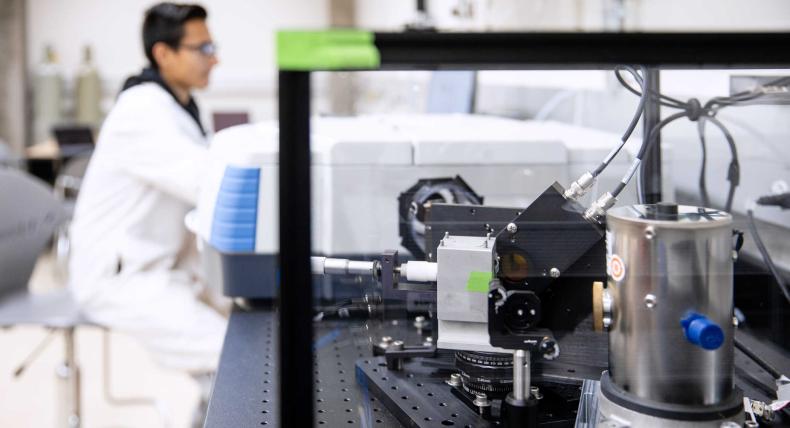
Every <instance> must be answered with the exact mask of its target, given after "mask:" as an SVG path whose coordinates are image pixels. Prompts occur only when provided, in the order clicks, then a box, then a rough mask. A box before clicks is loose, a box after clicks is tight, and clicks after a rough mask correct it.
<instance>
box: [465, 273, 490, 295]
mask: <svg viewBox="0 0 790 428" xmlns="http://www.w3.org/2000/svg"><path fill="white" fill-rule="evenodd" d="M489 282H491V272H470V273H469V279H468V280H466V291H468V292H470V293H488V283H489Z"/></svg>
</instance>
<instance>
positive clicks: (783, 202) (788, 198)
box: [757, 192, 790, 210]
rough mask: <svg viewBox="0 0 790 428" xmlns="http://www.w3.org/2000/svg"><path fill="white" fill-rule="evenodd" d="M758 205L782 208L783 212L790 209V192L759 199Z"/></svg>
mask: <svg viewBox="0 0 790 428" xmlns="http://www.w3.org/2000/svg"><path fill="white" fill-rule="evenodd" d="M757 204H758V205H771V206H775V207H780V208H782V209H783V210H786V209H790V192H785V193H780V194H778V195H770V196H760V197H759V198H757Z"/></svg>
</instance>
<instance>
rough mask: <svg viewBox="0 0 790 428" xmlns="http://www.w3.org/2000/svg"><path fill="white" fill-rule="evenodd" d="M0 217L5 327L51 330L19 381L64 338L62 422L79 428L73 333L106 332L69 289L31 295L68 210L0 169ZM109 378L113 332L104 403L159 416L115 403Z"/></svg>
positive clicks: (27, 180) (38, 184)
mask: <svg viewBox="0 0 790 428" xmlns="http://www.w3.org/2000/svg"><path fill="white" fill-rule="evenodd" d="M0 211H2V214H0V327H3V328H8V327H12V326H15V325H34V326H41V327H44V328H46V329H47V330H49V334H48V335H47V336H46V338H45V339H44V340H43V341H42V342H41V343H40V344H39V345H38V346H37V347H36V348H35V349H34V350H33V351H32V352H31V354H30V355H29V356H28V357H27V358H26V359H25V361H24V362H23V363H22V364H21V365H20V366H19V368H18V369H17V370H16V371H15V373H14V374H15V376H20V375H21V374H22V373H23V372H24V370H25V368H26V367H27V365H28V364H29V363H30V362H31V361H32V360H33V359H34V358H35V357H36V356H37V355H38V354H39V353H40V352H41V351H42V350H43V349H44V348H45V347H46V345H47V344H48V343H49V342H50V341H51V340H52V338H53V337H54V335H56V334H58V333H62V334H63V336H64V340H65V344H66V346H65V355H64V360H63V363H62V364H61V365H60V366H59V367H58V370H57V371H56V372H57V374H58V377H59V378H60V379H61V380H62V382H63V383H64V385H65V386H66V387H65V388H64V389H65V391H66V396H65V397H64V399H63V402H64V406H63V408H64V411H65V413H66V414H64V415H62V417H63V420H64V422H65V425H66V426H69V427H79V426H80V417H81V405H80V404H81V403H80V396H81V388H80V372H79V368H78V366H77V360H76V348H75V345H76V343H75V340H74V333H75V330H76V328H77V327H78V326H85V325H90V326H95V327H102V326H100V325H96V324H95V323H91V322H90V321H89V320H88V319H87V318H86V317H85V316H83V314H82V313H81V311H80V309H79V306H78V304H77V303H76V302H75V301H74V299H73V298H72V296H71V294H70V293H69V291H68V290H67V289H58V290H55V291H50V292H46V293H31V292H29V290H28V282H29V280H30V276H31V274H32V273H33V268H34V267H35V264H36V261H37V260H38V257H39V255H40V254H41V253H42V251H44V250H45V249H46V247H47V245H48V243H49V242H50V240H51V239H52V238H53V234H54V232H55V231H56V230H58V229H59V227H60V226H61V225H62V223H63V222H64V221H65V220H66V219H67V218H68V213H67V210H66V209H64V206H63V204H62V202H61V201H60V200H59V199H58V198H56V197H55V195H54V194H53V192H52V190H51V189H50V188H49V187H48V186H47V185H46V184H45V183H44V182H42V181H40V180H38V179H36V178H34V177H32V176H30V175H28V174H26V173H24V172H22V171H18V170H13V169H8V168H2V167H0ZM109 373H110V370H109V330H107V329H105V331H104V376H105V379H104V383H103V390H104V396H105V399H106V400H107V401H108V402H110V403H112V404H114V405H153V406H155V407H157V410H159V409H158V406H156V404H157V403H156V402H155V401H154V400H151V399H146V398H126V399H119V398H115V397H113V395H112V394H111V393H110V379H109Z"/></svg>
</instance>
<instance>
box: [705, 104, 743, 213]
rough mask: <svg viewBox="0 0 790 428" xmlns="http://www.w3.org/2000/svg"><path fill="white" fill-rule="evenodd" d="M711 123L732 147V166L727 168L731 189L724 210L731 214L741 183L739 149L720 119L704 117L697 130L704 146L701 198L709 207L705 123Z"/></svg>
mask: <svg viewBox="0 0 790 428" xmlns="http://www.w3.org/2000/svg"><path fill="white" fill-rule="evenodd" d="M706 121H710V122H711V123H713V124H714V125H716V127H717V128H719V130H720V131H721V133H722V134H724V138H725V139H726V140H727V144H728V145H729V147H730V154H731V158H730V165H729V167H728V168H727V181H729V182H730V189H729V191H728V192H727V202H726V203H725V205H724V210H725V211H727V212H729V211H732V202H733V199H734V198H735V189H736V188H737V187H738V185H739V184H740V181H741V166H740V163H739V161H738V148H737V147H736V145H735V139H734V138H733V137H732V134H730V131H729V130H728V129H727V127H725V126H724V124H723V123H721V122H720V121H719V120H718V119H716V118H715V117H713V116H704V117H700V119H699V122H698V125H697V130H698V132H699V138H700V143H701V145H702V167H701V168H700V178H699V186H700V196H701V198H702V203H703V205H705V206H707V205H708V204H709V199H708V191H707V188H706V183H705V172H706V163H707V149H706V142H705V122H706Z"/></svg>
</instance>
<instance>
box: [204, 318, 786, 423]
mask: <svg viewBox="0 0 790 428" xmlns="http://www.w3.org/2000/svg"><path fill="white" fill-rule="evenodd" d="M276 318H277V314H276V312H274V311H272V310H271V309H255V310H245V309H241V308H239V307H236V308H234V310H233V312H232V314H231V316H230V320H229V323H228V330H227V332H226V335H225V342H224V345H223V349H222V355H221V358H220V363H219V368H218V371H217V376H216V379H215V381H214V387H213V390H212V395H211V399H210V402H209V407H208V414H207V418H206V424H205V426H206V427H209V428H215V427H253V426H257V427H260V426H279V424H278V422H277V419H276V415H277V411H278V407H277V406H278V400H277V379H278V375H277V370H276V362H277V358H278V357H277V349H276V336H277V328H276V325H277V324H276ZM408 324H410V323H409V322H408V321H407V320H401V321H400V325H393V324H392V322H391V321H386V322H381V321H369V322H365V321H360V320H335V321H322V322H319V323H316V324H315V337H316V339H315V349H316V351H315V352H316V361H315V363H314V367H312V368H311V369H312V370H313V371H314V377H315V380H316V382H315V389H314V391H312V394H313V395H312V397H311V396H310V394H307V393H306V394H305V400H313V401H314V403H313V404H314V406H313V409H314V412H316V413H315V423H316V426H327V427H337V426H347V427H354V426H361V427H400V426H402V425H401V424H400V423H399V422H398V420H397V419H396V417H395V416H394V415H393V414H392V413H391V412H389V411H388V410H387V408H386V407H385V406H384V404H383V403H381V402H380V401H379V400H378V399H377V398H375V397H374V396H373V394H371V392H370V391H368V390H366V389H363V388H361V387H360V386H359V385H358V384H357V380H356V378H355V363H356V362H357V360H360V359H362V358H373V357H372V354H371V348H370V346H371V341H372V340H378V339H374V338H378V337H381V335H382V334H383V332H386V331H391V330H394V331H395V336H396V338H397V339H406V343H407V344H408V343H419V340H420V339H419V336H418V335H417V334H416V332H414V331H413V330H414V329H413V328H408V327H409V326H408ZM404 336H407V337H404ZM409 336H410V337H409ZM739 337H740V338H741V340H742V341H743V342H744V343H745V344H746V345H747V346H748V347H749V348H750V349H752V350H753V351H754V352H756V353H757V354H758V355H760V356H762V357H763V358H764V359H765V360H767V361H768V362H770V363H771V364H772V365H773V366H774V367H775V368H777V369H779V370H780V371H781V372H782V373H790V358H788V356H787V354H786V353H783V352H782V351H780V350H778V348H776V347H773V346H771V345H766V344H765V343H763V342H761V341H759V340H757V339H755V338H754V337H752V336H749V335H746V334H742V333H740V332H739ZM735 360H736V370H735V381H736V385H737V386H738V387H740V388H741V389H742V390H743V391H744V394H745V395H746V396H748V397H750V398H753V399H758V400H763V401H766V402H770V401H771V400H770V399H769V395H768V394H770V392H769V387H768V386H769V385H772V384H773V380H772V379H773V378H772V377H771V376H770V375H769V374H768V373H767V372H765V371H764V370H762V369H761V368H760V367H759V366H758V365H757V364H754V363H753V362H752V361H751V360H749V359H748V358H747V357H746V356H745V355H744V354H742V353H741V352H740V351H738V350H736V358H735ZM363 361H364V360H363ZM305 369H307V368H305ZM305 404H307V403H306V402H305ZM421 425H422V424H421ZM437 426H441V425H437Z"/></svg>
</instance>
